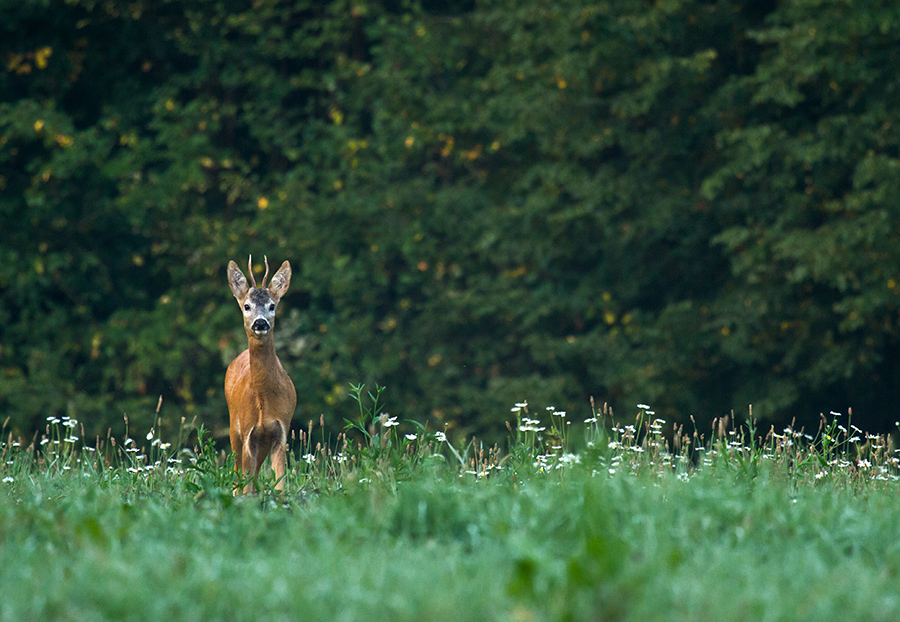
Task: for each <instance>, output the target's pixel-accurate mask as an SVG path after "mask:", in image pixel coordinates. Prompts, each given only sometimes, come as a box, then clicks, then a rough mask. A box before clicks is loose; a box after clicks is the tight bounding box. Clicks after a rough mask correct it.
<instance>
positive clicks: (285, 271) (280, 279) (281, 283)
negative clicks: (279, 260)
mask: <svg viewBox="0 0 900 622" xmlns="http://www.w3.org/2000/svg"><path fill="white" fill-rule="evenodd" d="M290 284H291V264H290V263H288V262H287V261H285V262H284V263H283V264H281V267H280V268H278V272H276V273H275V275H274V276H273V277H272V280H271V281H270V282H269V293H271V294H272V296H274V297H275V298H281V297H282V296H284V294H285V292H287V290H288V287H289V286H290Z"/></svg>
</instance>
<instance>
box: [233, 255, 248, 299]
mask: <svg viewBox="0 0 900 622" xmlns="http://www.w3.org/2000/svg"><path fill="white" fill-rule="evenodd" d="M228 287H230V288H231V293H232V294H234V297H235V298H237V299H238V301H241V300H243V298H244V296H246V295H247V292H248V291H250V288H249V287H248V286H247V278H246V277H245V276H244V273H243V272H241V269H240V268H238V267H237V264H236V263H234V262H233V261H229V262H228Z"/></svg>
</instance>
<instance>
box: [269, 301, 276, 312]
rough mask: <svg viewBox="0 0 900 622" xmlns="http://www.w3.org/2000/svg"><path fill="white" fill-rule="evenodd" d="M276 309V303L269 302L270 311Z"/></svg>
mask: <svg viewBox="0 0 900 622" xmlns="http://www.w3.org/2000/svg"><path fill="white" fill-rule="evenodd" d="M274 310H275V303H274V302H273V303H271V304H269V311H274Z"/></svg>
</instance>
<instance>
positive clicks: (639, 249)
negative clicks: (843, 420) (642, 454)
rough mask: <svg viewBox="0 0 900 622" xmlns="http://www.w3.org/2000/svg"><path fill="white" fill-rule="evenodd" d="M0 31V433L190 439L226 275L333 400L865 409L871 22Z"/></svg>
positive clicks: (24, 20)
mask: <svg viewBox="0 0 900 622" xmlns="http://www.w3.org/2000/svg"><path fill="white" fill-rule="evenodd" d="M3 13H4V19H3V20H2V21H0V60H2V63H3V64H2V66H0V223H2V224H0V336H2V341H0V416H2V417H3V418H5V417H6V416H9V417H11V420H12V426H13V428H14V429H16V430H18V431H20V432H28V431H29V430H33V429H35V428H39V427H42V426H43V423H44V420H45V418H46V417H48V416H58V415H65V414H68V415H69V416H73V417H76V418H77V419H79V420H81V421H82V422H83V423H84V424H85V427H86V429H87V431H88V433H89V434H98V433H105V431H106V429H107V428H108V427H110V426H112V427H113V429H114V430H118V429H119V428H120V426H121V425H122V415H123V414H127V415H128V416H129V418H130V420H131V422H132V425H133V426H134V425H145V426H147V427H149V426H150V425H151V423H152V420H153V417H154V408H155V405H156V402H157V398H158V396H159V395H162V396H163V398H164V400H165V402H164V403H165V406H164V414H165V415H166V417H167V418H168V420H169V421H170V424H172V422H174V421H176V420H177V419H179V418H180V417H181V416H185V417H188V418H191V417H193V416H197V417H198V419H199V420H200V421H203V422H204V423H205V424H206V425H207V426H208V427H212V428H214V429H219V430H221V429H223V428H224V426H226V425H227V416H226V412H227V411H226V409H225V403H224V396H223V391H222V379H223V375H224V369H225V366H226V365H227V363H228V362H229V361H230V360H231V358H232V357H233V356H235V355H236V354H237V353H238V352H239V351H240V350H242V349H243V348H244V347H245V345H246V342H245V337H244V335H243V332H242V330H241V322H240V314H239V312H238V310H237V309H236V307H235V305H234V302H233V299H232V297H231V295H230V293H229V291H228V288H227V285H226V281H225V266H226V264H227V262H228V260H229V259H235V260H237V261H238V262H239V263H240V264H243V262H244V260H245V258H246V256H247V255H248V254H251V253H252V254H253V255H254V256H255V257H257V258H258V259H261V258H262V256H263V255H267V256H268V257H271V258H272V261H273V262H275V263H278V262H281V261H282V260H284V259H288V260H290V261H291V263H292V266H293V268H294V275H295V276H294V278H293V280H292V287H291V291H290V292H289V294H288V295H287V296H286V298H285V301H284V304H283V305H282V311H281V312H280V313H281V315H280V318H279V325H278V330H277V332H276V337H277V338H278V339H279V344H278V348H279V355H280V357H281V359H282V361H283V362H284V364H285V366H286V367H287V368H288V370H289V371H290V373H291V375H292V377H293V379H294V383H295V385H296V386H297V392H298V398H299V399H298V401H299V404H298V412H297V420H298V421H301V422H303V421H306V420H307V419H312V418H318V417H319V414H320V413H324V415H325V418H326V420H328V421H330V422H332V423H334V424H338V423H339V422H340V421H341V418H342V417H343V416H345V415H346V414H347V413H346V412H345V411H346V409H348V408H349V407H350V406H349V404H347V401H346V392H347V388H348V383H350V382H367V383H369V384H370V385H372V384H374V383H375V382H379V383H381V384H383V385H387V386H388V393H387V394H386V395H387V396H388V402H389V407H390V408H391V410H392V411H394V412H395V414H402V415H403V416H404V417H407V418H412V419H417V420H420V421H424V420H430V421H432V422H433V425H435V426H438V427H443V425H444V424H445V423H446V424H451V425H455V426H459V429H463V430H466V431H470V432H472V431H476V432H479V433H485V432H488V433H490V431H494V432H496V431H498V430H500V429H502V425H503V421H504V420H505V419H507V418H508V417H509V408H510V406H511V405H512V404H513V403H515V402H517V401H521V400H523V399H527V400H530V401H532V403H534V404H535V405H539V406H540V405H544V404H551V403H552V404H554V405H556V406H557V408H566V409H568V410H569V411H570V412H572V413H573V416H578V415H576V413H587V412H588V411H587V408H588V399H589V397H590V396H592V395H593V396H595V397H596V398H597V400H599V401H609V402H610V403H611V404H612V405H613V407H614V408H616V409H617V410H618V411H620V412H624V413H626V414H627V413H630V412H633V411H632V409H633V405H634V404H635V403H637V402H639V401H640V402H646V403H648V404H651V405H653V406H654V408H655V410H656V412H657V413H658V416H662V417H664V418H666V419H668V420H670V421H685V420H686V419H687V418H688V417H689V416H690V415H693V416H694V417H695V418H696V420H697V421H698V422H699V423H700V425H701V426H702V425H705V422H708V421H709V420H710V419H711V418H713V417H716V416H720V415H723V414H726V413H727V412H728V411H729V410H731V409H735V410H736V411H738V412H746V410H745V409H746V407H747V405H748V404H753V405H754V414H755V415H757V416H759V417H762V418H763V419H768V420H771V421H773V422H776V423H781V422H789V421H790V420H791V419H792V418H794V417H796V418H797V419H798V422H799V423H806V424H807V425H808V426H810V427H814V426H815V425H816V423H815V422H816V419H817V416H818V413H819V412H820V411H826V412H827V411H828V410H830V409H834V410H844V411H845V409H846V407H847V406H852V407H853V408H854V421H856V422H860V423H864V424H868V425H869V426H870V427H873V428H883V427H884V426H887V425H889V424H892V423H893V422H894V421H895V419H896V418H897V414H896V412H895V411H896V410H897V407H896V404H897V403H898V398H900V389H898V387H900V383H898V382H896V381H895V379H900V356H898V354H900V339H898V321H900V316H898V311H897V300H898V298H897V297H898V292H900V270H898V267H897V266H898V261H900V225H898V222H900V159H898V158H900V117H898V113H897V112H896V102H897V101H898V97H900V73H898V72H897V70H896V68H897V66H898V63H900V12H898V11H897V10H896V6H895V5H894V3H893V2H890V1H888V0H881V1H879V0H872V1H871V2H865V3H854V2H849V1H848V0H784V1H782V2H774V1H770V2H766V1H763V2H759V1H755V0H754V1H750V0H744V1H738V0H735V1H728V0H723V1H714V0H706V1H700V0H658V1H656V2H649V1H646V0H617V1H616V2H597V3H584V2H575V1H573V0H560V1H558V2H553V3H548V2H546V1H545V0H515V1H513V0H494V1H491V2H487V1H485V2H476V1H472V0H469V1H455V2H431V1H428V0H423V1H421V2H416V1H410V2H400V3H397V2H384V3H380V2H368V1H366V0H356V1H354V0H350V1H333V2H318V1H312V0H308V1H305V2H304V1H285V0H253V1H251V2H246V1H243V2H241V1H238V0H178V1H174V0H161V1H155V2H147V1H142V0H135V1H132V2H118V1H113V0H66V1H65V2H59V1H53V0H28V1H26V2H19V3H13V2H5V3H4V8H3Z"/></svg>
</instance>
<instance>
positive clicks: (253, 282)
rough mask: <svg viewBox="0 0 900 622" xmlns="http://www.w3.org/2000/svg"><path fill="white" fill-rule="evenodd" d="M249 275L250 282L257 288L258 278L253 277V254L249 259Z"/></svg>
mask: <svg viewBox="0 0 900 622" xmlns="http://www.w3.org/2000/svg"><path fill="white" fill-rule="evenodd" d="M247 276H249V277H250V284H251V285H253V287H254V288H256V279H254V278H253V255H250V257H249V259H247Z"/></svg>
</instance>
